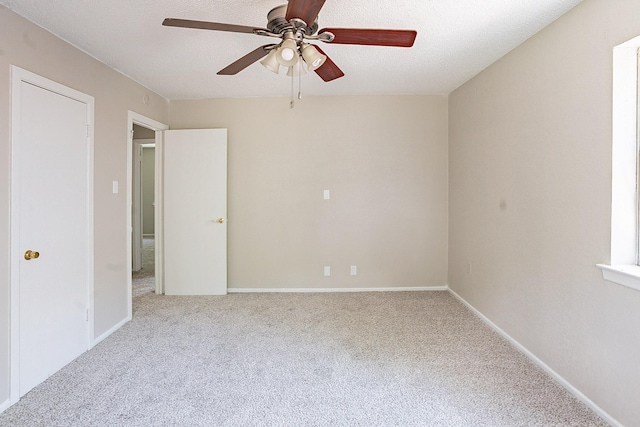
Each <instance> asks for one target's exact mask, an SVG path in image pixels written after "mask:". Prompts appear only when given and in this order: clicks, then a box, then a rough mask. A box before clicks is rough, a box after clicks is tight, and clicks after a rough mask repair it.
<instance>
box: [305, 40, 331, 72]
mask: <svg viewBox="0 0 640 427" xmlns="http://www.w3.org/2000/svg"><path fill="white" fill-rule="evenodd" d="M302 58H303V59H304V62H306V63H307V68H308V69H309V71H314V70H317V69H318V68H320V67H322V64H324V62H325V61H326V60H327V57H326V55H323V54H321V53H320V52H318V50H317V49H316V48H315V46H312V45H310V44H308V45H305V46H303V48H302Z"/></svg>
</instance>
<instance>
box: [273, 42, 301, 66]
mask: <svg viewBox="0 0 640 427" xmlns="http://www.w3.org/2000/svg"><path fill="white" fill-rule="evenodd" d="M276 59H277V60H278V62H279V63H280V65H282V66H283V67H293V66H294V65H296V63H297V62H298V44H297V43H296V41H295V40H292V39H286V40H285V41H283V42H282V44H281V45H280V47H279V48H278V49H277V50H276Z"/></svg>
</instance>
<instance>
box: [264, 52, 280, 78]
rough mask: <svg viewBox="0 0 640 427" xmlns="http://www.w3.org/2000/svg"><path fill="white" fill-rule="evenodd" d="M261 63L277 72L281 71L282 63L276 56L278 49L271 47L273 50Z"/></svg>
mask: <svg viewBox="0 0 640 427" xmlns="http://www.w3.org/2000/svg"><path fill="white" fill-rule="evenodd" d="M260 63H261V64H262V65H263V66H264V68H266V69H267V70H269V71H272V72H274V73H276V74H278V72H279V71H280V63H279V62H278V59H277V58H276V49H271V52H269V54H268V55H267V56H266V57H265V58H264V59H263V60H262V61H260Z"/></svg>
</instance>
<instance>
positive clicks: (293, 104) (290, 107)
mask: <svg viewBox="0 0 640 427" xmlns="http://www.w3.org/2000/svg"><path fill="white" fill-rule="evenodd" d="M293 74H294V73H291V101H290V102H289V109H293V107H295V105H296V103H295V101H294V100H293V94H294V91H295V89H294V84H293V82H294V81H295V77H294V75H293Z"/></svg>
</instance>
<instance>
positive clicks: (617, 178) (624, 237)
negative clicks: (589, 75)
mask: <svg viewBox="0 0 640 427" xmlns="http://www.w3.org/2000/svg"><path fill="white" fill-rule="evenodd" d="M639 48H640V37H636V38H634V39H632V40H629V41H628V42H626V43H623V44H621V45H619V46H616V47H615V48H614V50H613V122H612V124H613V142H612V156H611V157H612V200H611V259H610V263H609V264H598V268H600V269H602V274H603V277H604V278H605V279H606V280H609V281H611V282H615V283H618V284H621V285H624V286H628V287H630V288H634V289H637V290H640V266H639V265H638V263H639V261H640V259H639V254H640V247H639V242H640V227H639V226H638V220H639V218H640V215H639V209H640V205H639V200H640V197H638V176H639V175H640V174H638V164H639V163H638V162H639V160H640V156H639V151H638V133H639V132H638V129H639V128H640V126H639V121H638V113H639V112H640V108H639V107H638V100H639V98H640V97H639V89H640V85H639V84H638V81H639V78H638V72H639V68H640V67H638V61H639V55H638V49H639Z"/></svg>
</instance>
